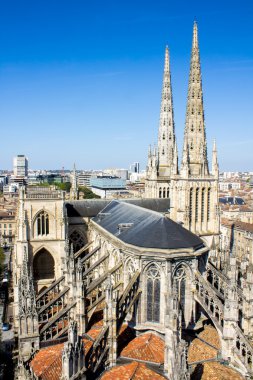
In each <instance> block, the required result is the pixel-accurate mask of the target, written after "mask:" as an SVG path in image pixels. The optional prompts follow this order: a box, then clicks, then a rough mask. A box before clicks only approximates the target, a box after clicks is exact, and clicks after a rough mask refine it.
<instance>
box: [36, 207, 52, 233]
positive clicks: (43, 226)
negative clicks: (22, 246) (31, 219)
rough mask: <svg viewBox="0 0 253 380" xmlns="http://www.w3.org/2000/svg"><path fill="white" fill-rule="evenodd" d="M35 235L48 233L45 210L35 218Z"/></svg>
mask: <svg viewBox="0 0 253 380" xmlns="http://www.w3.org/2000/svg"><path fill="white" fill-rule="evenodd" d="M36 227H37V235H48V234H49V216H48V213H47V212H45V211H41V212H40V213H39V215H38V216H37V218H36Z"/></svg>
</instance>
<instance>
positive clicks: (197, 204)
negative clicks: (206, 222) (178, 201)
mask: <svg viewBox="0 0 253 380" xmlns="http://www.w3.org/2000/svg"><path fill="white" fill-rule="evenodd" d="M198 218H199V188H197V189H196V208H195V221H196V222H198Z"/></svg>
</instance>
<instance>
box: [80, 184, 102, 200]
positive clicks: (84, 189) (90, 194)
mask: <svg viewBox="0 0 253 380" xmlns="http://www.w3.org/2000/svg"><path fill="white" fill-rule="evenodd" d="M78 190H79V192H82V193H83V197H84V199H92V198H96V199H99V198H101V197H100V196H99V195H97V194H95V193H93V191H91V189H89V188H88V187H85V186H79V187H78Z"/></svg>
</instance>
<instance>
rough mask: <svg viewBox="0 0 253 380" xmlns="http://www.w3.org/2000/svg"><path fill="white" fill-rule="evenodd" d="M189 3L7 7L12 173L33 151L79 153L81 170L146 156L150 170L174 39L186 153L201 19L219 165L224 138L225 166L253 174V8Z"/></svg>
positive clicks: (56, 158)
mask: <svg viewBox="0 0 253 380" xmlns="http://www.w3.org/2000/svg"><path fill="white" fill-rule="evenodd" d="M142 3H143V4H145V7H144V6H142ZM183 3H184V7H182V3H181V4H180V6H179V5H176V4H168V3H167V2H166V1H161V0H159V1H158V2H156V4H155V5H154V4H153V3H152V2H149V1H146V2H145V3H144V2H142V1H139V2H137V3H135V2H133V1H128V3H127V4H117V5H115V4H114V3H113V1H108V2H107V3H106V4H104V2H102V1H99V0H95V1H94V2H93V4H89V5H86V4H83V3H82V2H81V1H78V0H74V1H73V2H72V3H71V5H69V4H68V2H67V1H61V2H60V1H58V0H56V1H55V2H54V4H51V3H50V2H47V1H46V2H45V1H44V2H43V3H42V2H41V1H38V2H36V4H34V3H31V2H30V1H24V2H22V4H20V3H19V2H18V1H14V4H15V7H14V6H13V3H12V4H11V5H10V4H4V5H3V6H2V7H1V8H2V9H1V10H2V12H1V15H0V18H1V22H0V44H1V55H0V64H1V66H0V104H1V108H0V123H1V126H2V141H3V142H8V143H7V144H6V143H5V144H3V146H2V150H1V155H0V167H1V168H7V169H5V170H11V168H12V160H13V157H14V156H16V155H17V154H19V153H20V151H21V152H23V154H25V156H26V157H28V159H29V166H31V167H42V168H48V167H53V166H54V167H59V169H58V170H61V169H60V168H62V167H73V164H74V162H75V163H76V167H77V170H79V168H80V167H83V168H84V167H92V168H93V170H101V169H100V168H101V167H104V168H108V167H118V168H119V167H122V168H128V167H129V165H130V164H131V163H132V162H135V161H137V162H140V166H141V168H142V170H143V169H144V168H145V167H146V164H147V153H148V146H149V145H150V144H154V143H155V144H157V136H158V125H159V112H160V100H161V90H162V77H163V64H164V50H165V46H166V45H167V44H168V46H169V49H170V61H171V78H172V91H173V103H174V117H175V130H176V137H177V142H178V148H179V149H178V151H179V159H181V154H182V139H183V132H184V121H185V113H186V112H185V110H186V100H187V87H188V76H189V68H190V54H191V43H192V28H193V22H194V20H195V19H197V23H198V29H199V46H200V57H201V70H202V82H203V96H204V108H205V126H206V133H207V141H208V155H209V167H210V164H211V160H210V158H211V149H212V141H213V139H214V138H215V139H216V142H217V149H218V160H219V164H220V170H221V171H251V170H252V171H253V168H252V165H251V160H252V154H251V145H252V142H253V131H252V128H251V123H252V122H251V106H252V99H253V96H252V95H253V76H252V69H253V49H252V43H251V40H252V32H253V26H252V21H251V20H252V16H253V5H252V3H251V2H250V1H243V6H240V7H239V8H238V6H237V2H236V1H227V0H225V1H224V2H223V3H222V4H220V3H219V2H218V1H217V0H216V1H212V2H208V4H207V3H205V4H202V3H201V2H200V1H196V2H195V3H194V4H188V3H187V2H186V1H184V2H183ZM97 9H99V12H98V11H97ZM182 9H183V10H182ZM40 146H41V147H42V149H41V151H40V149H39V148H40ZM34 170H43V169H34ZM44 170H51V169H44ZM54 170H57V169H54ZM66 170H67V169H66ZM69 170H71V169H69ZM82 170H88V169H82Z"/></svg>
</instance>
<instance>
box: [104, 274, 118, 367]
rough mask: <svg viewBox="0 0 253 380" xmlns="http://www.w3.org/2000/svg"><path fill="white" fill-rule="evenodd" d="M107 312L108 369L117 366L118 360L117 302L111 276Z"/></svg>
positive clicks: (107, 287)
mask: <svg viewBox="0 0 253 380" xmlns="http://www.w3.org/2000/svg"><path fill="white" fill-rule="evenodd" d="M105 303H106V306H105V310H104V325H105V326H108V327H109V332H108V346H109V358H108V367H113V366H115V365H116V360H117V315H116V307H117V301H116V297H115V295H114V294H113V286H112V282H111V277H110V275H109V276H108V278H107V284H106V289H105Z"/></svg>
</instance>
